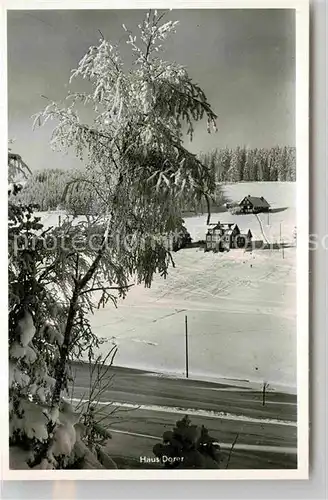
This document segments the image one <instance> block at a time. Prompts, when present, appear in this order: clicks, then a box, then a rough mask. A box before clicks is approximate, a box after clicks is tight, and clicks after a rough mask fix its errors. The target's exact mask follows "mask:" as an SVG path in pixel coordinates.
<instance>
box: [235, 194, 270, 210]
mask: <svg viewBox="0 0 328 500" xmlns="http://www.w3.org/2000/svg"><path fill="white" fill-rule="evenodd" d="M244 200H248V201H249V202H250V203H251V204H252V205H253V206H254V207H261V208H269V207H270V205H269V203H268V202H267V201H266V199H265V198H263V196H261V197H260V196H251V195H248V196H245V197H244V198H243V199H242V200H241V201H240V203H239V205H241V204H242V203H243V201H244Z"/></svg>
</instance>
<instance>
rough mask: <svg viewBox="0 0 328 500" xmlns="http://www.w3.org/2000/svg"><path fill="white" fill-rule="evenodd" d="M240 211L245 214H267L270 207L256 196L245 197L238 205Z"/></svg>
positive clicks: (261, 198)
mask: <svg viewBox="0 0 328 500" xmlns="http://www.w3.org/2000/svg"><path fill="white" fill-rule="evenodd" d="M239 207H240V211H241V212H242V213H245V214H249V213H252V214H258V213H260V212H269V210H270V205H269V203H268V202H267V201H266V199H264V198H263V196H261V197H257V196H251V195H248V196H245V198H243V199H242V200H241V202H240V203H239Z"/></svg>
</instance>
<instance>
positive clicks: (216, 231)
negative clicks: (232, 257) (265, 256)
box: [205, 222, 253, 252]
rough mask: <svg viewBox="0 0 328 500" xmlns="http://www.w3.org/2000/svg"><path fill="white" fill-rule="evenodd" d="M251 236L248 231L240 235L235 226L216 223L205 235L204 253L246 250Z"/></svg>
mask: <svg viewBox="0 0 328 500" xmlns="http://www.w3.org/2000/svg"><path fill="white" fill-rule="evenodd" d="M252 236H253V235H252V233H251V231H250V230H248V232H247V233H243V234H242V233H241V232H240V229H239V227H238V226H237V224H233V223H221V222H218V223H217V224H213V227H211V228H210V229H209V230H208V232H207V234H206V241H205V252H209V251H213V252H223V251H224V250H230V249H231V248H247V247H248V245H249V244H250V242H251V241H252Z"/></svg>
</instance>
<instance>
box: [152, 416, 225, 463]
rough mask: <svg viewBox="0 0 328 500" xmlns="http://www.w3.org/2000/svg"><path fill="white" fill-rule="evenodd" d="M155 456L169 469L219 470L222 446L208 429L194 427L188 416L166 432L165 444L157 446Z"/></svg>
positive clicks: (164, 436)
mask: <svg viewBox="0 0 328 500" xmlns="http://www.w3.org/2000/svg"><path fill="white" fill-rule="evenodd" d="M153 452H154V455H155V456H156V457H157V458H159V459H160V461H161V462H162V464H163V465H164V467H165V468H169V469H219V466H220V446H219V444H218V443H217V442H216V440H215V439H214V438H212V437H211V436H210V435H209V432H208V430H207V429H206V427H204V426H202V427H198V426H197V425H192V424H191V421H190V419H189V417H188V416H185V417H183V418H182V419H181V420H178V422H177V423H176V426H175V427H174V429H173V430H172V431H165V432H164V434H163V442H162V443H157V444H155V446H154V448H153Z"/></svg>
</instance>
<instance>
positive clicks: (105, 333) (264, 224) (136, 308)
mask: <svg viewBox="0 0 328 500" xmlns="http://www.w3.org/2000/svg"><path fill="white" fill-rule="evenodd" d="M224 191H225V195H226V196H227V197H228V198H229V199H230V200H232V201H240V200H241V199H242V198H243V197H244V196H246V195H248V194H251V195H254V196H264V197H265V198H266V199H267V200H268V202H269V203H270V205H271V207H272V209H273V213H270V214H269V215H268V214H259V218H257V217H256V216H255V215H235V216H232V215H231V214H230V213H229V212H221V213H219V214H213V215H212V220H211V222H217V221H218V220H220V221H222V222H236V223H237V224H238V225H239V227H240V229H243V230H244V229H245V230H247V229H251V231H252V233H253V237H254V240H257V241H260V240H263V235H262V231H263V232H264V234H265V237H266V239H267V240H268V241H270V242H271V243H273V242H277V241H280V234H281V239H282V240H283V241H284V242H285V244H286V245H287V248H285V249H284V251H283V252H282V251H281V250H279V249H268V250H265V249H257V250H254V251H253V252H251V253H249V252H247V253H245V252H244V251H243V250H232V251H230V252H228V253H224V254H213V253H204V251H203V249H202V248H190V249H184V250H181V251H179V252H177V253H175V254H174V260H175V263H176V267H175V268H174V269H173V268H172V269H170V271H169V276H168V278H167V279H166V280H164V279H162V278H161V277H159V276H158V277H156V278H155V280H154V283H153V285H152V288H151V289H145V288H143V287H142V286H138V287H134V288H132V289H131V290H130V292H129V294H128V297H127V298H126V299H125V300H124V301H121V302H120V303H119V306H118V308H117V309H115V308H114V307H113V306H112V305H108V306H107V307H106V308H105V309H101V310H99V311H97V312H96V313H95V315H94V316H93V317H92V318H91V323H92V326H93V328H94V331H95V333H96V334H97V335H99V336H100V337H103V338H106V339H107V340H108V343H105V344H104V345H103V346H102V350H103V352H104V353H105V352H107V350H108V349H109V347H110V346H111V344H112V343H116V344H118V345H119V351H118V354H117V357H116V359H115V364H116V365H122V366H129V367H134V368H143V369H149V370H154V371H158V372H162V373H170V374H172V375H183V374H184V370H185V337H184V335H185V333H184V322H185V315H187V316H188V327H189V373H190V376H191V377H195V378H206V379H220V378H225V379H230V380H231V379H238V380H239V381H240V383H242V382H241V381H250V382H253V383H256V384H262V383H263V381H267V382H269V383H270V385H271V387H276V388H285V389H287V388H288V389H290V390H293V389H294V388H295V387H296V249H295V247H294V243H293V229H294V227H295V225H296V221H295V215H296V210H295V199H296V185H295V184H294V183H240V184H227V185H225V186H224ZM43 215H44V217H43V221H44V223H45V225H46V226H49V225H52V224H54V225H55V224H56V223H58V222H57V221H58V215H59V214H55V213H52V214H43ZM185 222H186V226H187V228H188V230H189V231H190V233H191V236H192V238H193V239H194V240H199V239H204V238H205V234H206V230H207V228H206V215H201V216H197V217H189V218H186V219H185Z"/></svg>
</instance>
